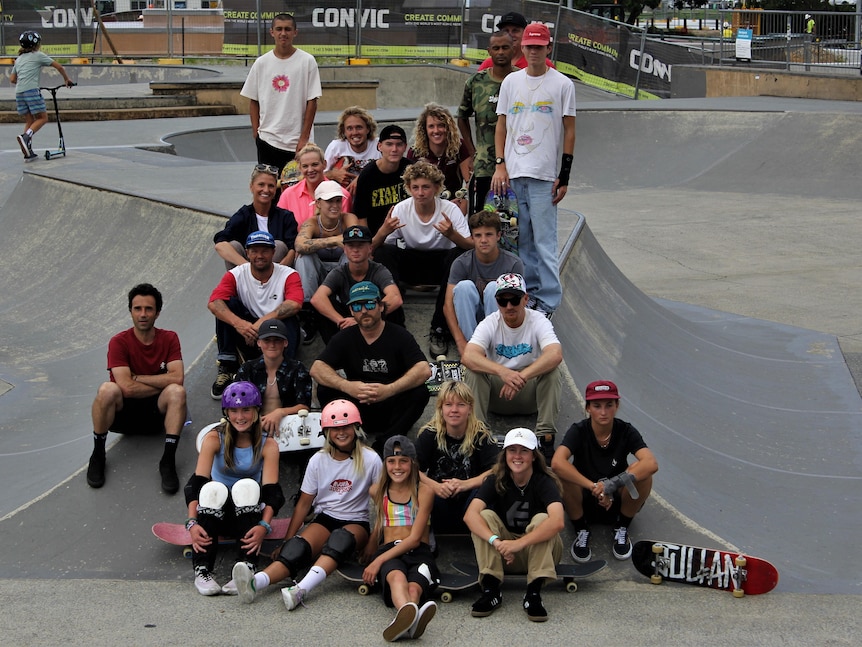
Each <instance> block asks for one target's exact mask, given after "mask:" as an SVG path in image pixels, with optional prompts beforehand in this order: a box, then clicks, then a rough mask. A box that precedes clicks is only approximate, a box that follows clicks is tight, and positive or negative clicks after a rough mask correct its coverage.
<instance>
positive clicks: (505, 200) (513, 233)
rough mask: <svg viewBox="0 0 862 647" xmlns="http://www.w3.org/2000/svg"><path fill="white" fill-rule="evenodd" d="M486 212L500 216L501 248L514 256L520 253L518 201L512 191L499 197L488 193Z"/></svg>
mask: <svg viewBox="0 0 862 647" xmlns="http://www.w3.org/2000/svg"><path fill="white" fill-rule="evenodd" d="M485 211H495V212H497V214H498V215H499V216H500V232H501V233H502V235H501V236H500V247H501V249H505V250H506V251H509V252H512V253H513V254H517V253H518V199H517V198H516V197H515V192H514V191H512V189H506V193H505V194H500V195H497V194H496V193H494V191H493V190H491V191H488V195H487V196H486V198H485Z"/></svg>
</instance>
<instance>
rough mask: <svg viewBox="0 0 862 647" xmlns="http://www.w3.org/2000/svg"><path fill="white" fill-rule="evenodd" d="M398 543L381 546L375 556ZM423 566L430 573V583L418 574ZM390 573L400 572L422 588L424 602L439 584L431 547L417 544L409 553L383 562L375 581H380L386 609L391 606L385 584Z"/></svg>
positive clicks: (438, 573) (388, 591)
mask: <svg viewBox="0 0 862 647" xmlns="http://www.w3.org/2000/svg"><path fill="white" fill-rule="evenodd" d="M397 543H398V542H394V541H393V542H390V543H388V544H383V545H382V546H381V547H380V548H378V549H377V554H378V555H382V554H383V553H385V552H386V551H387V550H389V549H390V548H392V547H393V546H395V545H396V544H397ZM423 564H426V565H427V566H428V570H429V572H430V573H431V581H430V582H429V581H428V578H427V577H426V576H425V575H423V574H422V573H420V572H419V567H420V566H422V565H423ZM392 571H401V572H402V573H404V574H405V575H406V576H407V581H408V582H413V583H415V584H418V585H419V586H420V587H422V599H423V600H424V599H425V598H426V597H427V596H428V594H429V593H431V591H433V590H434V589H435V588H436V587H437V584H438V583H439V582H440V572H439V571H438V570H437V563H436V562H435V561H434V555H433V554H432V553H431V547H430V546H429V545H428V544H425V543H422V544H419V545H418V546H417V547H416V548H414V549H413V550H411V551H408V552H406V553H404V554H403V555H399V556H398V557H394V558H393V559H390V560H387V561H386V562H384V564H383V566H381V567H380V573H378V575H377V579H378V580H379V581H380V584H381V587H380V588H381V589H382V593H383V602H384V603H385V604H386V606H387V607H391V606H393V604H392V592H391V591H390V590H389V585H388V584H387V583H386V576H387V575H389V573H391V572H392Z"/></svg>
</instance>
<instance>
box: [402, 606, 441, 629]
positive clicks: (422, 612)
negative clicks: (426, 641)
mask: <svg viewBox="0 0 862 647" xmlns="http://www.w3.org/2000/svg"><path fill="white" fill-rule="evenodd" d="M436 613H437V603H436V602H434V600H428V602H426V603H425V604H423V605H422V606H421V607H419V613H417V614H416V620H414V621H413V626H412V627H410V631H408V632H407V636H408V637H409V638H419V637H420V636H421V635H422V634H424V633H425V627H427V626H428V623H429V622H431V620H433V618H434V615H435V614H436Z"/></svg>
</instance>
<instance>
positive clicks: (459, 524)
mask: <svg viewBox="0 0 862 647" xmlns="http://www.w3.org/2000/svg"><path fill="white" fill-rule="evenodd" d="M474 402H475V397H474V395H473V392H472V391H471V390H470V387H469V386H467V385H466V384H465V383H464V382H454V381H453V382H444V383H443V385H442V386H441V387H440V392H439V393H438V395H437V401H436V403H435V406H434V416H433V417H432V418H431V420H429V421H428V422H426V423H425V425H424V426H423V427H422V429H420V430H419V434H418V435H417V437H416V455H417V460H418V462H419V470H420V474H419V478H420V480H421V481H422V482H423V483H425V484H427V485H428V486H430V487H431V489H432V490H433V491H434V510H433V511H432V513H431V524H432V527H433V528H434V530H435V532H439V533H444V534H450V533H453V532H460V533H465V532H467V527H466V526H465V525H464V522H463V517H464V512H466V510H467V505H468V504H469V503H470V500H471V499H472V498H473V495H474V494H475V492H476V489H477V488H478V487H479V486H480V485H481V484H482V481H483V480H484V479H485V477H486V476H488V475H489V474H491V468H492V467H493V465H494V463H495V462H496V460H497V454H498V453H499V451H500V448H499V447H498V446H497V444H496V443H495V442H494V439H493V437H492V436H491V430H490V429H489V428H488V426H487V425H486V424H485V423H484V422H482V421H481V420H479V419H478V418H477V417H476V414H475V412H474V410H473V403H474Z"/></svg>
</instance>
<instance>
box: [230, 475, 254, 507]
mask: <svg viewBox="0 0 862 647" xmlns="http://www.w3.org/2000/svg"><path fill="white" fill-rule="evenodd" d="M230 494H231V496H232V497H233V502H234V505H236V506H237V507H238V508H244V507H247V506H252V505H256V504H257V503H258V502H259V501H260V485H259V484H258V482H257V481H255V480H254V479H240V480H239V481H237V482H236V483H234V484H233V487H232V488H231V489H230Z"/></svg>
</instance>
